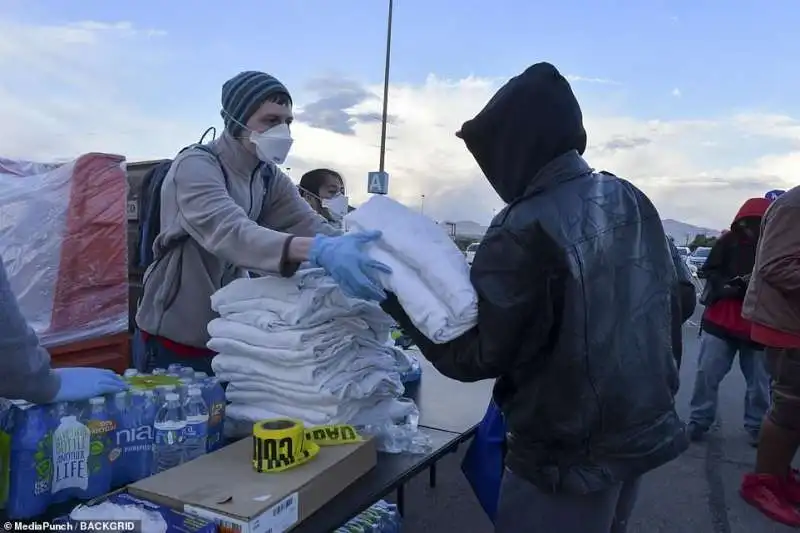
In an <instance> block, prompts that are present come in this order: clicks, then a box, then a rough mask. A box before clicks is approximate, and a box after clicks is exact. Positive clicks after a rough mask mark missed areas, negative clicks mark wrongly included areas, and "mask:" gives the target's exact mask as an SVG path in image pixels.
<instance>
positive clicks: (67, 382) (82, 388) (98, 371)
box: [53, 367, 129, 402]
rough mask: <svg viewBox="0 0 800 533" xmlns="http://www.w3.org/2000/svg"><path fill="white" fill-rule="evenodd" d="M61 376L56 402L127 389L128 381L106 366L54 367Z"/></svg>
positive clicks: (72, 400)
mask: <svg viewBox="0 0 800 533" xmlns="http://www.w3.org/2000/svg"><path fill="white" fill-rule="evenodd" d="M53 372H55V373H56V374H58V376H59V378H61V388H59V389H58V392H57V393H56V396H55V398H53V401H54V402H76V401H81V400H88V399H89V398H94V397H95V396H103V395H105V394H114V393H117V392H121V391H124V390H127V389H128V388H129V387H128V383H127V382H126V381H125V380H124V379H122V377H120V376H118V375H117V374H115V373H114V372H112V371H111V370H106V369H104V368H82V367H75V368H54V369H53Z"/></svg>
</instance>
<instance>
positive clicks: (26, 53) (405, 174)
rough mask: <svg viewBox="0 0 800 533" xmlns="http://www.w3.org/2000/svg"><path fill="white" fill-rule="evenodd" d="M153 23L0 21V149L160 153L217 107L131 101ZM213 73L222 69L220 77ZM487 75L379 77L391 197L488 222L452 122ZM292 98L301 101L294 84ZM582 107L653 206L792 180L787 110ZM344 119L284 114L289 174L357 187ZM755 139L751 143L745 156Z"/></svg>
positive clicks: (359, 131) (374, 142)
mask: <svg viewBox="0 0 800 533" xmlns="http://www.w3.org/2000/svg"><path fill="white" fill-rule="evenodd" d="M162 36H163V32H159V31H155V30H141V29H138V28H135V27H133V26H132V25H130V24H128V23H118V24H102V23H95V22H82V23H77V24H72V25H68V26H60V27H55V26H53V27H41V26H39V27H31V26H27V27H22V26H19V25H13V24H11V23H7V22H6V23H2V22H0V67H2V68H3V69H4V83H3V84H2V86H0V114H1V115H2V116H3V118H4V120H3V122H2V125H0V152H2V153H0V156H5V157H19V158H28V159H36V160H52V159H55V158H61V157H64V156H68V155H76V154H79V153H82V152H87V151H107V152H117V153H122V154H125V155H126V156H127V157H128V158H129V160H140V159H151V158H157V157H168V156H170V155H171V154H174V153H175V151H176V150H177V149H178V148H180V147H181V146H183V145H185V144H188V142H192V141H193V140H194V139H196V138H197V137H198V133H199V132H202V131H203V129H205V126H206V125H207V124H208V122H209V120H215V119H217V117H218V110H217V109H215V108H213V107H209V108H204V109H199V110H197V112H196V117H193V118H188V119H187V118H186V117H185V116H183V115H179V114H175V115H174V116H173V115H170V114H169V113H165V112H164V111H163V110H164V109H167V110H168V109H169V107H168V106H169V102H162V103H161V104H162V105H161V106H159V107H160V109H159V110H153V109H148V107H147V106H146V105H144V104H143V102H141V101H140V100H141V98H140V97H139V93H138V90H139V88H140V87H142V84H143V83H145V81H143V80H142V79H140V75H141V73H147V72H148V68H149V67H150V66H151V64H155V63H157V62H158V61H159V58H160V57H161V56H162V55H163V54H164V53H165V51H164V49H163V48H164V47H165V46H167V45H166V44H165V43H162V41H163V39H162V38H161V37H162ZM509 74H510V75H513V74H515V73H509ZM174 75H175V76H180V75H181V73H180V72H178V73H175V74H174ZM224 76H225V73H224V72H221V73H220V79H219V85H221V83H222V81H223V78H224ZM571 79H572V80H573V81H574V82H575V89H576V92H577V93H578V95H579V97H581V96H583V97H584V98H582V99H583V100H584V103H586V102H587V101H590V100H592V101H593V99H592V98H591V96H592V95H593V93H592V92H591V91H598V90H606V91H607V90H613V85H614V82H613V81H612V80H605V79H600V78H582V77H580V76H572V77H571ZM171 81H174V79H173V80H171ZM582 82H587V83H582ZM146 83H147V84H149V85H151V86H152V85H154V84H156V83H159V80H158V79H147V80H146ZM198 83H200V82H198ZM498 83H500V81H499V80H495V79H482V78H478V77H469V78H464V79H460V80H445V79H442V78H440V77H437V76H434V75H431V76H429V77H428V79H427V80H426V81H425V82H424V83H423V84H418V85H409V84H402V83H397V84H394V85H393V86H392V87H391V90H390V100H389V112H390V114H391V115H393V116H395V117H397V121H396V122H395V123H394V124H391V125H390V126H389V130H388V134H389V139H388V142H387V146H388V151H387V158H386V168H387V171H388V172H389V173H390V175H391V180H390V192H391V194H392V196H394V197H396V198H397V199H399V200H401V201H404V202H407V203H408V204H409V205H414V206H418V205H419V203H420V198H421V195H423V194H424V195H425V212H426V213H429V214H431V215H432V216H436V217H438V218H445V219H455V220H465V219H469V220H475V221H477V222H481V223H486V222H487V221H488V219H489V217H490V216H491V214H492V211H493V209H497V208H499V207H501V202H500V200H499V199H498V198H497V196H496V195H495V194H494V192H493V191H492V190H491V188H490V187H489V185H488V184H487V183H486V182H485V180H484V179H483V177H482V176H481V174H480V171H479V170H478V168H477V166H476V164H475V163H474V161H473V160H472V158H471V156H470V155H469V153H468V152H467V151H466V149H465V148H464V146H463V143H462V142H461V141H460V140H459V139H457V138H456V137H455V135H454V133H455V132H456V131H457V130H458V129H459V127H460V126H461V124H462V123H463V122H464V121H465V120H467V119H469V118H471V117H472V116H473V115H474V114H475V113H476V112H477V111H479V110H480V109H481V107H482V106H483V105H484V104H485V102H486V101H487V100H488V99H489V98H490V97H491V95H492V94H493V93H494V91H495V90H496V89H497V86H498ZM604 86H606V87H605V88H604ZM366 89H367V90H368V91H369V92H370V93H372V94H373V95H374V98H372V99H368V100H366V101H364V102H362V103H361V104H358V105H357V106H356V108H354V109H352V110H350V111H352V112H353V113H354V114H359V115H361V116H369V115H370V114H372V113H375V112H380V105H381V101H380V97H381V92H382V91H381V87H380V86H378V85H376V86H372V87H367V88H366ZM197 90H198V91H206V92H208V93H209V94H210V93H215V92H216V91H217V90H218V88H217V87H207V86H200V85H198V86H197ZM587 96H588V97H587ZM164 98H169V95H165V96H164ZM296 100H297V101H298V103H299V104H302V102H303V98H302V95H296ZM594 100H599V99H597V98H595V99H594ZM584 114H585V119H586V128H587V131H588V134H589V150H588V152H587V159H588V160H589V162H590V163H591V164H592V165H593V166H595V167H596V168H598V169H605V170H609V171H612V172H614V173H616V174H618V175H620V176H623V177H626V178H628V179H630V180H631V181H633V182H634V183H635V184H636V185H638V186H640V187H641V188H642V189H643V190H645V192H647V193H648V194H649V195H650V196H651V198H652V199H653V201H654V202H655V204H656V205H657V207H658V208H659V210H660V211H661V213H662V216H664V217H665V218H676V219H679V220H683V221H686V222H689V223H693V224H699V225H705V226H708V227H713V228H718V227H724V226H726V225H727V224H728V221H729V220H730V218H731V216H732V215H733V214H734V212H735V211H736V208H737V207H738V205H739V204H740V203H741V202H742V201H743V200H744V199H746V198H747V197H748V196H752V195H762V194H763V193H764V192H766V190H769V189H771V188H774V187H789V186H792V185H794V184H795V182H796V179H795V178H794V172H796V169H797V168H798V166H800V147H799V146H800V122H799V121H797V120H795V119H793V118H791V117H785V116H780V115H764V114H738V115H731V116H730V117H723V118H715V119H710V118H706V117H696V118H695V119H693V120H655V119H654V120H639V119H636V118H632V117H629V116H626V114H625V113H624V112H623V111H619V110H609V109H597V108H595V107H591V106H590V105H588V104H586V106H585V108H584ZM354 130H355V135H342V134H338V133H333V132H331V131H327V130H323V129H318V128H312V127H310V126H308V125H307V124H303V123H302V122H298V123H296V125H295V126H294V127H293V132H294V135H295V138H296V141H295V145H294V146H295V147H294V150H293V153H292V157H291V158H290V160H289V162H288V163H287V166H290V167H291V168H292V170H291V174H292V175H293V176H296V177H299V176H300V175H301V174H302V172H303V171H305V170H308V169H310V168H312V167H315V166H328V167H332V168H336V169H338V170H340V171H342V172H343V173H344V174H345V175H346V177H347V179H348V188H349V191H350V195H351V197H353V199H354V200H356V201H358V200H363V199H364V198H365V197H366V192H365V191H366V173H367V172H368V171H370V170H376V169H377V166H378V158H379V151H378V145H379V140H380V124H379V123H375V122H356V123H355V125H354ZM187 140H188V142H186V141H187ZM754 140H758V141H759V146H762V147H763V149H761V150H760V151H758V153H753V155H752V156H749V157H744V156H743V155H742V154H744V153H750V152H749V151H748V150H749V148H748V147H751V146H753V143H754Z"/></svg>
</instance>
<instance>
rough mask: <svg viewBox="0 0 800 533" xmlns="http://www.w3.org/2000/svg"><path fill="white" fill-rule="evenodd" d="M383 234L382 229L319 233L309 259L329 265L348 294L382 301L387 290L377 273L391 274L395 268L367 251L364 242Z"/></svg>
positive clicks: (329, 269)
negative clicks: (334, 233) (338, 233)
mask: <svg viewBox="0 0 800 533" xmlns="http://www.w3.org/2000/svg"><path fill="white" fill-rule="evenodd" d="M380 237H381V232H380V231H363V232H353V233H345V234H344V235H341V236H338V237H329V236H327V235H317V236H316V237H314V243H313V244H312V245H311V250H310V253H309V258H308V260H309V261H310V262H311V263H313V264H314V265H316V266H319V267H322V268H323V269H325V271H326V272H327V273H328V275H329V276H331V277H332V278H333V279H334V280H335V281H336V283H338V284H339V285H340V286H341V287H342V292H344V293H345V294H346V295H347V296H350V297H352V298H360V299H362V300H374V301H377V302H380V301H383V300H384V299H385V298H386V293H385V292H384V290H383V288H381V285H380V283H378V279H377V275H378V273H380V272H384V273H386V274H391V272H392V269H391V268H389V267H388V266H386V265H384V264H383V263H381V262H380V261H375V260H374V259H370V257H369V256H368V255H367V254H366V253H364V246H366V245H367V244H368V243H370V242H372V241H375V240H377V239H379V238H380Z"/></svg>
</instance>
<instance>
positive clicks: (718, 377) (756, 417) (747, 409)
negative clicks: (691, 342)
mask: <svg viewBox="0 0 800 533" xmlns="http://www.w3.org/2000/svg"><path fill="white" fill-rule="evenodd" d="M737 352H738V353H739V368H741V369H742V374H743V375H744V379H745V382H747V389H746V391H745V395H744V429H745V430H747V432H748V433H750V434H751V435H752V436H753V437H757V436H758V433H759V431H760V430H761V420H762V419H763V418H764V415H765V414H766V413H767V409H768V408H769V374H768V373H767V367H766V365H765V364H764V362H765V361H764V352H763V351H761V350H755V349H753V348H752V346H750V345H748V344H744V343H742V342H737V341H734V340H730V339H722V338H720V337H717V336H715V335H711V334H710V333H706V332H703V333H702V336H701V337H700V354H699V355H698V358H697V377H696V378H695V380H694V391H693V393H692V400H691V402H690V406H691V409H692V412H691V415H690V418H689V420H690V421H691V422H692V423H694V424H696V425H698V426H699V427H700V428H701V429H702V430H704V431H708V428H709V427H711V424H713V423H714V418H715V417H716V416H717V401H718V396H719V385H720V383H722V380H723V379H724V378H725V376H726V375H727V374H728V372H730V370H731V366H732V365H733V360H734V359H735V358H736V353H737Z"/></svg>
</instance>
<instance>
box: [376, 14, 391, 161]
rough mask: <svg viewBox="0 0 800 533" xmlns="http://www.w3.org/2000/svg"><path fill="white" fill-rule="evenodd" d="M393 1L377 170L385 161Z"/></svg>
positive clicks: (388, 33) (388, 29) (387, 31)
mask: <svg viewBox="0 0 800 533" xmlns="http://www.w3.org/2000/svg"><path fill="white" fill-rule="evenodd" d="M393 8H394V1H393V0H389V17H388V19H387V24H386V63H385V66H384V72H383V115H382V117H381V159H380V164H379V165H378V170H379V172H384V170H385V168H384V163H385V162H386V122H387V120H388V117H389V64H390V62H391V57H392V10H393Z"/></svg>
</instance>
